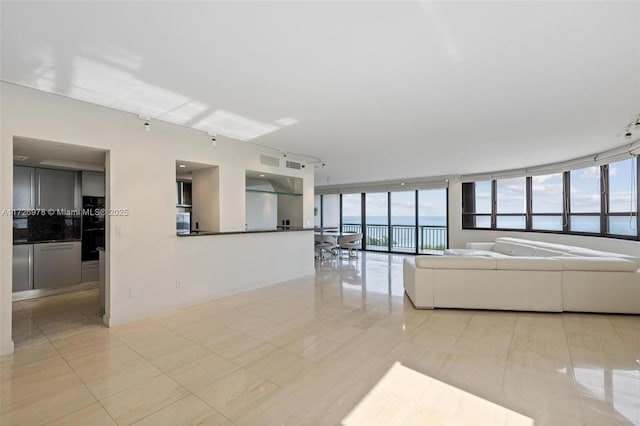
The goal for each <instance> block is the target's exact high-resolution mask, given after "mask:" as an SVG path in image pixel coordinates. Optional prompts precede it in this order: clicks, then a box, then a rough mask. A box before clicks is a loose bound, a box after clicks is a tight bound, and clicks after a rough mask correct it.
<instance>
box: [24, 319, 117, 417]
mask: <svg viewBox="0 0 640 426" xmlns="http://www.w3.org/2000/svg"><path fill="white" fill-rule="evenodd" d="M78 312H79V311H78ZM83 315H84V314H83ZM85 317H86V315H85ZM36 326H37V327H38V328H39V327H40V326H39V325H38V324H37V323H36ZM40 331H41V332H42V330H40ZM43 334H44V336H45V338H46V339H47V341H48V342H49V344H50V345H51V346H52V347H53V348H54V349H55V350H56V352H58V356H60V358H62V360H63V361H64V362H65V364H67V366H68V367H69V369H70V370H71V371H72V372H73V374H74V376H75V377H76V378H77V379H78V380H79V381H80V383H82V386H84V388H85V389H86V390H87V392H89V393H90V394H91V396H92V397H93V398H94V399H95V401H94V402H91V403H89V404H87V405H84V406H82V407H80V408H78V410H81V409H84V408H86V407H88V406H90V405H92V404H95V403H96V402H97V403H98V404H100V406H101V407H102V409H103V410H104V411H105V412H106V413H107V415H109V417H111V420H113V422H114V423H115V424H118V422H116V420H115V419H114V418H113V417H112V416H111V413H109V412H108V411H107V409H106V408H105V407H104V405H102V402H100V400H99V399H98V397H97V396H96V395H95V394H94V393H93V392H92V391H91V389H90V388H89V386H87V384H86V383H85V382H84V380H82V377H80V375H79V374H78V372H77V371H76V370H75V369H74V368H73V367H72V366H71V364H69V361H68V360H67V359H66V358H65V357H64V355H62V353H61V352H60V350H59V349H58V348H57V347H56V346H55V345H54V344H53V342H52V341H51V340H50V339H49V336H47V335H46V334H45V333H44V332H43ZM78 410H74V411H72V412H69V413H66V414H64V415H62V416H60V417H58V418H56V419H52V420H50V421H48V422H47V423H52V422H54V421H56V420H58V419H61V418H63V417H66V416H68V415H69V414H71V413H74V412H76V411H78Z"/></svg>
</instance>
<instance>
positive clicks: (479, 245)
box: [467, 243, 495, 251]
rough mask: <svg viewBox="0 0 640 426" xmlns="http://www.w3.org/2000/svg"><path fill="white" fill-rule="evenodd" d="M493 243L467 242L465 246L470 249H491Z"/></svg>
mask: <svg viewBox="0 0 640 426" xmlns="http://www.w3.org/2000/svg"><path fill="white" fill-rule="evenodd" d="M494 245H495V243H467V248H468V249H471V250H491V251H493V246H494Z"/></svg>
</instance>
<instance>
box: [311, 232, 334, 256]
mask: <svg viewBox="0 0 640 426" xmlns="http://www.w3.org/2000/svg"><path fill="white" fill-rule="evenodd" d="M314 240H315V251H316V257H317V258H318V259H321V260H323V259H324V255H323V254H324V253H325V252H328V253H329V254H330V255H331V256H335V255H336V250H337V248H338V245H337V244H336V239H335V237H333V236H331V235H316V236H315V238H314Z"/></svg>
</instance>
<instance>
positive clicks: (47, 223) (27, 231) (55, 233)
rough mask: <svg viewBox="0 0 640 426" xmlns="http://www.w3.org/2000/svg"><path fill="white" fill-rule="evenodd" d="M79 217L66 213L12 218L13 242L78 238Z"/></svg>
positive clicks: (79, 233)
mask: <svg viewBox="0 0 640 426" xmlns="http://www.w3.org/2000/svg"><path fill="white" fill-rule="evenodd" d="M80 224H81V218H80V216H67V215H36V216H24V217H14V218H13V242H14V243H37V242H40V241H51V240H79V239H80V238H81V232H80Z"/></svg>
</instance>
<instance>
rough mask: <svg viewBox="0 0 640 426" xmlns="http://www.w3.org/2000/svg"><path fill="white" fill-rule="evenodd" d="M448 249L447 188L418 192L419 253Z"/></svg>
mask: <svg viewBox="0 0 640 426" xmlns="http://www.w3.org/2000/svg"><path fill="white" fill-rule="evenodd" d="M446 248H447V190H446V188H439V189H425V190H422V191H418V253H433V252H434V251H435V252H442V251H443V250H444V249H446Z"/></svg>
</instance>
